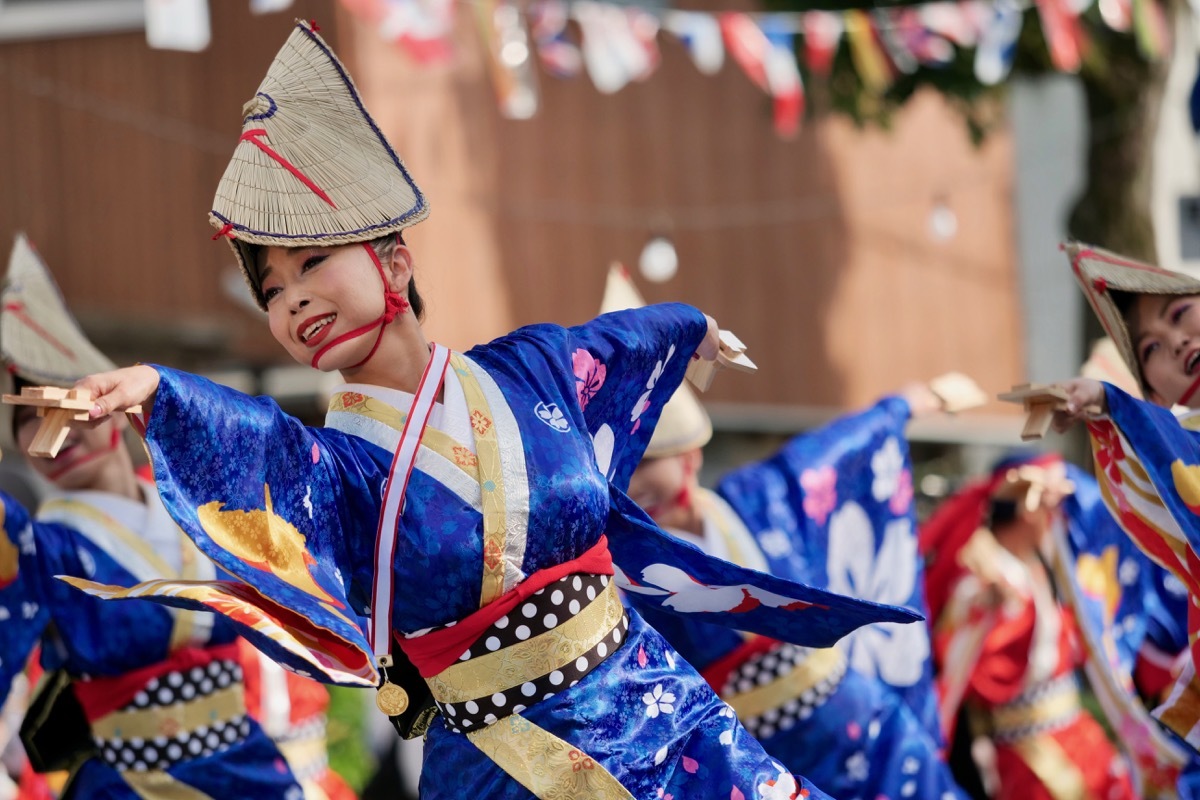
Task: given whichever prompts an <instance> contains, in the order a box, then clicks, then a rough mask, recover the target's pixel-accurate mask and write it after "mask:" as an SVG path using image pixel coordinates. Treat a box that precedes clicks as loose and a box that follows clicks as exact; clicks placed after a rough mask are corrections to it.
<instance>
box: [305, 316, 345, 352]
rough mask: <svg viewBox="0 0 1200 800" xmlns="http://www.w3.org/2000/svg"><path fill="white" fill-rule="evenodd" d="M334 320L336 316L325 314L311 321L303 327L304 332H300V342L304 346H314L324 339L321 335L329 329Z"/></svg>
mask: <svg viewBox="0 0 1200 800" xmlns="http://www.w3.org/2000/svg"><path fill="white" fill-rule="evenodd" d="M335 319H337V314H326V315H325V316H323V317H320V318H318V319H315V320H313V321H312V322H310V323H309V324H308V325H306V326H305V328H304V330H302V331H300V334H299V337H300V341H301V342H302V343H303V344H306V345H314V344H316V343H317V342H319V341H320V340H321V339H322V338H324V337H323V336H322V333H323V332H324V331H326V330H328V329H329V327H330V326H331V325H332V324H333V321H334V320H335Z"/></svg>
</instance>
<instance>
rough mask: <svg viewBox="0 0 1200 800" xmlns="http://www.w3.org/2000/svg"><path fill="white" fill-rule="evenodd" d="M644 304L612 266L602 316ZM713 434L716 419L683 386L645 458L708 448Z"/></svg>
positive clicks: (623, 274) (657, 428)
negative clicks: (713, 424) (705, 446)
mask: <svg viewBox="0 0 1200 800" xmlns="http://www.w3.org/2000/svg"><path fill="white" fill-rule="evenodd" d="M644 305H646V301H645V300H643V299H642V296H641V294H640V293H639V292H638V290H637V287H636V286H634V285H633V281H632V280H631V279H630V277H629V270H627V269H625V267H624V266H622V265H621V264H613V265H612V266H611V267H609V270H608V281H607V282H606V283H605V286H604V300H603V301H602V302H601V304H600V313H601V314H607V313H608V312H610V311H623V310H624V309H627V308H641V307H642V306H644ZM712 434H713V428H712V420H711V419H709V416H708V413H707V412H706V411H705V410H704V407H703V406H702V405H700V401H699V400H697V399H696V395H695V394H694V393H693V392H692V390H691V389H689V388H688V387H687V385H686V384H682V383H681V384H680V385H679V388H678V389H676V390H675V394H673V395H671V399H670V400H668V401H667V404H666V405H665V406H663V410H662V415H661V416H659V418H658V424H657V425H656V426H655V427H654V433H653V434H652V435H651V437H650V444H649V445H648V446H647V447H646V453H645V455H644V456H643V458H666V457H668V456H677V455H679V454H681V453H686V452H688V451H689V450H695V449H697V448H700V447H704V445H706V444H708V442H709V440H710V439H712Z"/></svg>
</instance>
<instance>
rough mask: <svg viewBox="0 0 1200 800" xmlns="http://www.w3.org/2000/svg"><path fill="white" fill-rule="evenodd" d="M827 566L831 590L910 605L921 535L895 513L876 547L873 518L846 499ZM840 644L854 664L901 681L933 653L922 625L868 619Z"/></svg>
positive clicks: (919, 670)
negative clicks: (874, 623)
mask: <svg viewBox="0 0 1200 800" xmlns="http://www.w3.org/2000/svg"><path fill="white" fill-rule="evenodd" d="M827 571H828V574H829V590H830V591H832V592H837V593H839V594H846V595H850V596H851V597H857V598H859V599H861V600H872V601H874V602H876V603H886V604H889V605H901V606H903V605H907V604H908V603H909V602H910V601H911V600H912V595H913V591H914V590H915V589H916V579H917V538H916V536H915V535H914V534H913V529H912V521H911V520H910V519H908V518H904V519H895V520H892V521H891V522H889V523H888V524H887V525H886V526H884V531H883V544H882V545H881V546H880V547H879V552H878V553H876V551H875V530H874V528H873V527H872V525H871V518H870V517H869V516H868V515H867V512H866V511H865V510H863V507H862V506H860V505H859V504H858V503H855V502H853V501H851V502H847V503H845V504H844V505H843V506H842V507H841V508H839V509H838V510H837V511H836V512H834V515H833V517H831V518H830V521H829V557H828V561H827ZM839 645H841V646H842V647H844V648H845V649H846V651H847V653H848V654H849V657H850V664H851V666H853V667H854V669H855V670H857V671H858V672H861V673H862V674H864V675H867V676H868V677H876V676H878V677H879V678H880V679H882V680H883V681H884V682H885V683H887V684H890V685H892V686H898V687H907V686H913V685H915V684H916V683H917V682H918V681H920V680H921V677H922V676H923V675H924V673H925V661H926V659H927V658H928V657H929V638H928V634H927V633H926V631H925V626H923V625H900V624H897V623H894V622H888V623H882V624H878V625H867V626H864V627H862V628H859V629H858V630H857V631H855V632H854V633H852V634H850V635H849V636H847V637H846V638H844V639H842V641H841V642H840V643H839Z"/></svg>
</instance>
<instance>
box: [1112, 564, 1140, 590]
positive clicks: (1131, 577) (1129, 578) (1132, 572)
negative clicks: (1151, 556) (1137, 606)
mask: <svg viewBox="0 0 1200 800" xmlns="http://www.w3.org/2000/svg"><path fill="white" fill-rule="evenodd" d="M1141 573H1142V571H1141V568H1140V567H1138V563H1137V562H1136V561H1134V560H1133V559H1132V558H1127V559H1125V560H1124V561H1122V562H1121V566H1120V568H1119V569H1118V570H1117V579H1118V580H1120V581H1121V585H1122V586H1133V585H1134V584H1135V583H1137V579H1138V576H1139V575H1141Z"/></svg>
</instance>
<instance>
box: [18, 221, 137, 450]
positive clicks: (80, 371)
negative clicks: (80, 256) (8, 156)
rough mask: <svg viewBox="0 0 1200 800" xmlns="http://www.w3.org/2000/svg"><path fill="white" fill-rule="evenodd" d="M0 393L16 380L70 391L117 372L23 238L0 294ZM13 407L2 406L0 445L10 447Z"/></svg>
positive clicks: (31, 247)
mask: <svg viewBox="0 0 1200 800" xmlns="http://www.w3.org/2000/svg"><path fill="white" fill-rule="evenodd" d="M0 360H3V362H4V364H3V366H4V367H5V369H3V370H0V375H2V377H0V388H2V389H3V393H5V394H9V393H12V392H13V387H14V384H15V380H14V378H20V379H21V380H24V381H27V382H29V383H32V384H35V385H38V386H44V385H50V386H72V385H73V384H74V383H75V381H77V380H79V379H80V378H83V377H85V376H87V375H91V374H92V373H95V372H107V371H108V370H111V369H116V365H115V364H113V362H112V361H111V360H109V358H108V357H107V356H105V355H104V354H103V353H101V352H100V351H99V350H97V349H96V347H95V345H93V344H92V343H91V342H90V341H88V338H87V337H86V336H84V334H83V331H82V330H80V329H79V324H78V323H77V322H76V321H75V318H74V317H73V316H72V315H71V312H70V311H68V310H67V306H66V303H64V302H63V299H62V295H61V294H60V293H59V291H58V286H57V284H55V282H54V278H53V277H51V275H50V271H49V270H48V269H46V265H45V264H44V263H43V262H42V259H41V257H40V256H38V254H37V252H36V251H35V250H34V249H33V246H32V245H30V243H29V241H28V240H27V239H26V238H25V235H24V234H17V238H16V241H15V242H14V243H13V249H12V255H11V256H10V257H9V260H8V274H7V275H6V276H5V279H4V285H3V289H0ZM12 418H13V407H12V406H10V405H7V404H0V444H4V445H5V446H11V445H12V444H13V440H12V433H13V428H12Z"/></svg>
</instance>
